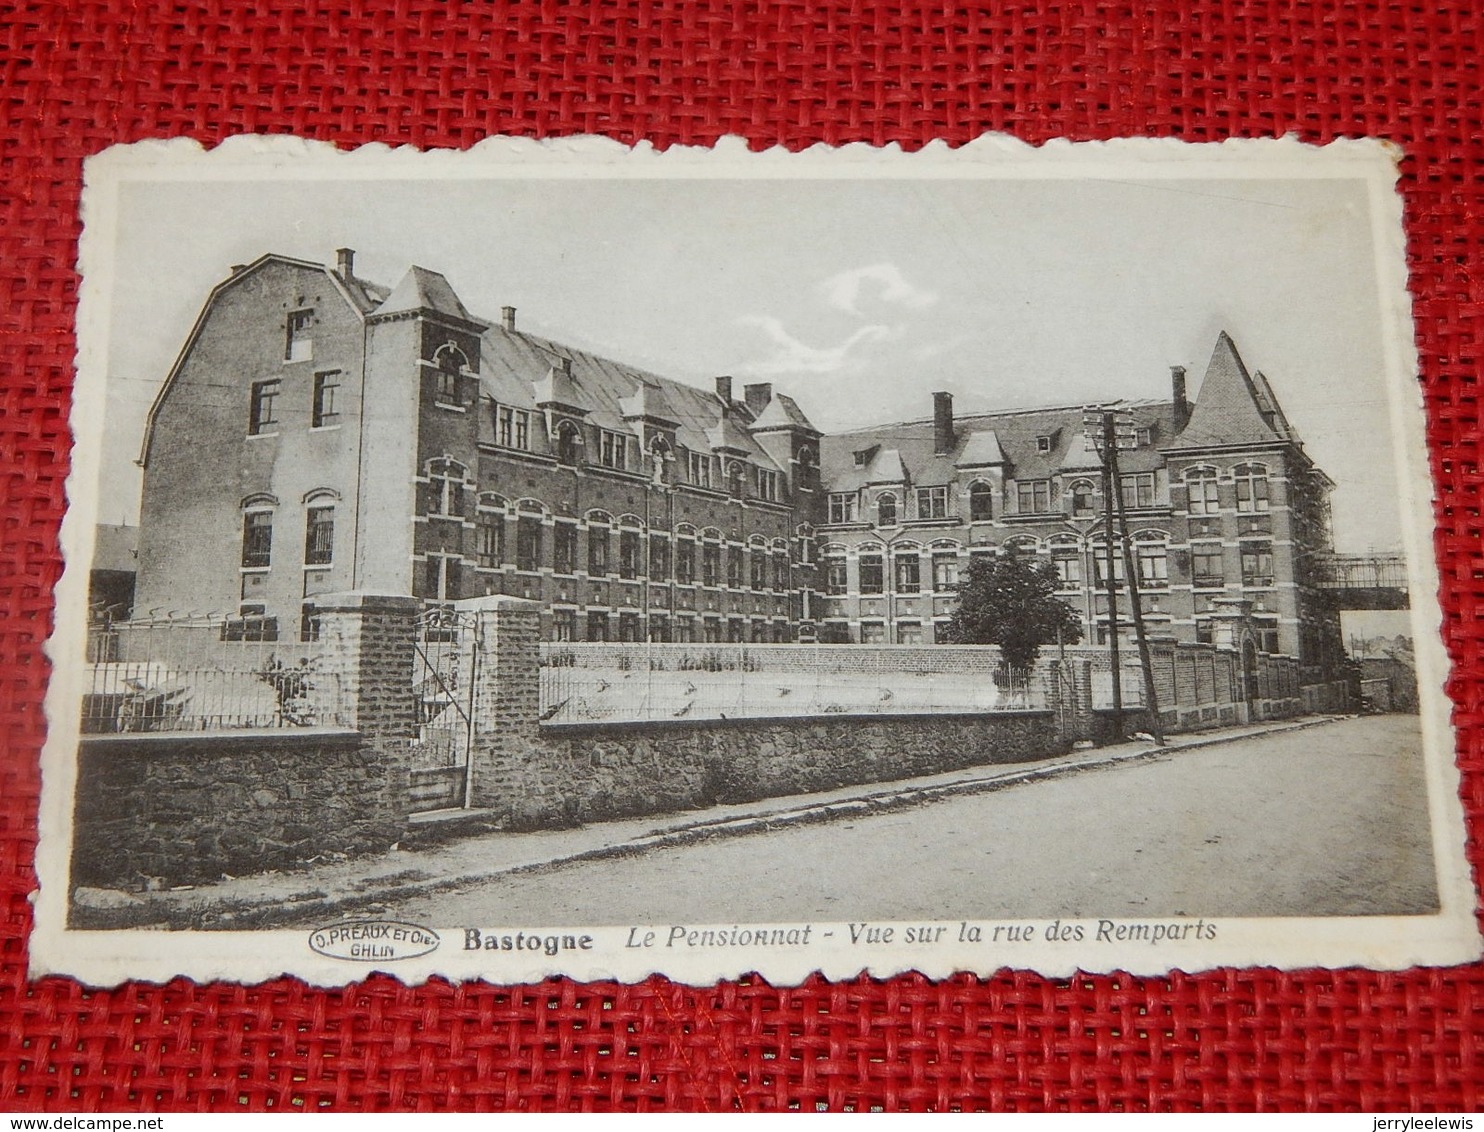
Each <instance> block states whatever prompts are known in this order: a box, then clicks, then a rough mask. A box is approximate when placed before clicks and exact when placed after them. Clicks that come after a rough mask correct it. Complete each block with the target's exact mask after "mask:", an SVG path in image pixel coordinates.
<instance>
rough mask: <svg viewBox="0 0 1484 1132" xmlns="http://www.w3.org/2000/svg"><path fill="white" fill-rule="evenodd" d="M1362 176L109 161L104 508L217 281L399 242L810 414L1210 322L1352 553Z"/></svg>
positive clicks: (1023, 380) (1004, 404) (1369, 327)
mask: <svg viewBox="0 0 1484 1132" xmlns="http://www.w3.org/2000/svg"><path fill="white" fill-rule="evenodd" d="M1366 193H1367V190H1366V185H1365V184H1364V183H1363V182H1362V181H1360V180H1359V179H1353V180H1334V179H1325V180H1283V181H1273V180H1260V181H1255V180H1251V179H1246V180H1243V179H1235V178H1234V179H1230V180H1225V179H1224V180H1212V179H1210V178H1203V179H1200V180H1189V181H1172V180H1168V179H1161V180H1146V179H1140V178H1137V177H1124V178H1121V179H1117V180H1113V179H1102V180H1085V179H1079V180H1068V179H1065V178H1061V179H1055V178H1053V179H1046V180H1041V179H1027V178H1024V177H1022V178H1017V179H1009V180H1005V179H992V178H991V179H984V178H963V179H955V178H947V179H941V178H940V179H929V180H918V179H910V180H909V179H898V180H890V181H883V180H879V179H871V178H862V177H858V176H838V177H831V178H826V179H806V180H800V179H796V178H791V177H782V176H780V177H778V178H776V179H770V180H759V179H749V180H718V179H706V178H700V179H688V180H676V179H673V178H666V179H660V178H650V179H645V178H628V179H604V178H597V179H586V180H577V179H567V180H555V181H553V180H541V181H532V180H530V179H526V178H519V177H511V176H509V175H498V173H495V174H492V175H491V176H488V177H473V178H463V179H456V180H439V181H428V180H425V179H416V178H411V179H403V180H385V179H383V180H377V181H375V182H371V181H367V180H365V179H355V178H351V179H340V180H327V179H324V178H319V179H314V180H294V179H280V180H269V181H265V180H246V181H241V182H234V181H230V180H217V181H213V182H210V183H200V182H187V183H181V182H179V181H169V180H164V181H140V180H131V181H128V182H126V183H124V184H123V185H121V187H120V190H119V197H118V219H119V223H118V225H117V230H116V231H117V236H116V244H115V246H114V247H113V249H112V250H113V252H114V256H115V261H114V262H115V276H114V286H113V290H112V297H111V307H110V312H109V317H110V333H109V338H108V375H109V383H108V396H109V416H108V422H109V423H108V433H107V437H106V440H105V447H104V450H103V452H102V469H103V483H104V484H106V485H108V490H107V491H106V492H105V493H104V495H103V500H102V506H101V508H100V513H99V520H100V521H103V522H129V521H133V520H134V518H135V516H136V515H137V496H138V488H139V472H138V468H137V467H135V465H134V463H133V461H134V460H135V458H136V457H137V454H138V448H139V440H140V435H141V432H142V428H143V422H144V418H145V414H146V412H147V410H148V407H149V404H150V402H151V401H152V400H153V398H154V396H155V394H156V392H157V391H158V389H159V387H160V384H161V382H162V381H163V380H164V378H165V376H166V375H167V373H168V372H169V369H170V366H171V364H172V362H173V360H174V358H175V356H176V354H177V352H178V351H179V349H180V347H181V345H182V343H183V342H184V340H185V338H186V336H187V334H188V332H189V330H190V327H191V325H192V323H193V322H194V320H195V318H196V316H197V314H198V312H199V310H200V308H201V306H202V304H203V302H204V301H205V299H206V296H207V294H208V292H209V291H210V289H211V288H212V287H213V286H214V285H215V284H217V283H218V282H220V281H221V280H222V279H224V278H225V277H226V276H227V274H228V273H229V270H230V267H231V265H233V264H238V263H249V262H251V261H253V260H254V259H256V258H257V257H258V256H260V255H262V254H264V253H267V252H279V253H283V254H286V255H290V256H294V257H299V258H304V259H309V260H314V261H319V262H333V260H334V255H335V249H336V248H338V247H347V246H348V247H352V248H354V249H356V253H357V258H356V271H357V274H358V275H360V276H361V277H363V278H366V279H370V280H374V281H377V282H382V283H385V284H388V285H391V284H395V283H396V282H397V280H398V279H399V278H400V277H401V276H402V274H403V273H404V272H405V271H406V270H407V268H408V267H409V266H410V265H411V264H414V263H415V264H419V265H421V266H424V267H427V268H431V269H433V270H435V271H439V272H441V273H442V274H443V275H445V276H446V277H447V278H448V280H449V282H450V283H451V284H452V285H453V287H454V289H455V291H456V292H457V293H458V294H459V296H460V297H461V298H462V299H463V301H464V303H465V305H466V306H467V307H468V308H469V309H470V310H472V311H474V312H475V313H476V314H480V315H483V316H485V317H486V318H491V319H492V318H494V317H497V316H498V314H499V310H500V308H501V307H502V306H506V305H509V306H514V307H516V308H517V309H518V315H517V318H518V322H519V325H520V326H521V327H522V328H524V329H528V330H531V331H533V332H536V333H539V334H543V335H546V336H549V337H552V338H555V339H557V340H559V341H564V342H568V343H570V344H572V345H575V346H580V347H584V348H587V349H590V350H593V351H596V352H598V353H601V354H604V355H607V356H610V357H613V358H616V359H618V360H621V361H625V362H628V363H630V364H632V365H636V366H640V367H643V368H646V369H649V370H652V371H654V372H657V373H660V374H664V375H666V376H669V377H674V378H677V379H679V380H684V381H690V382H693V383H695V384H698V385H703V386H707V387H709V386H710V385H711V382H712V379H713V377H714V376H715V375H717V374H730V375H733V376H735V377H736V378H737V379H738V380H739V382H744V381H771V382H773V383H774V385H775V388H776V389H777V390H778V391H780V392H784V393H788V394H790V395H792V396H793V397H794V398H795V399H796V400H797V401H798V402H799V404H800V406H801V407H802V408H803V409H804V411H805V412H806V413H807V414H808V415H809V417H810V418H811V419H812V420H813V422H814V423H815V425H816V426H817V427H819V428H821V429H823V430H826V431H834V430H840V429H847V428H854V427H862V426H867V425H875V424H881V423H887V422H891V421H898V420H908V419H919V418H923V417H927V416H929V415H930V414H931V394H932V392H933V391H935V390H940V389H941V390H948V391H949V392H951V393H953V394H954V397H955V407H956V410H957V411H958V412H959V413H960V414H966V413H971V412H974V411H983V410H991V409H1000V408H1010V407H1022V406H1026V407H1028V406H1035V405H1057V404H1076V403H1085V402H1089V401H1097V400H1106V399H1110V398H1115V397H1130V398H1159V399H1164V398H1168V396H1169V388H1170V384H1169V367H1170V366H1172V365H1183V366H1185V367H1187V368H1188V370H1189V371H1190V382H1191V385H1192V392H1193V393H1198V391H1199V382H1200V378H1201V376H1202V374H1203V373H1204V371H1205V366H1206V363H1207V361H1208V360H1209V358H1210V355H1211V351H1212V348H1213V346H1214V344H1215V341H1216V337H1217V335H1218V333H1219V332H1220V331H1222V330H1226V331H1227V332H1229V333H1230V334H1231V335H1232V337H1233V338H1234V340H1235V341H1236V343H1237V346H1238V349H1239V350H1240V352H1241V354H1242V356H1243V358H1244V360H1245V361H1246V363H1247V365H1248V367H1249V369H1260V370H1262V371H1263V372H1264V373H1265V374H1266V375H1267V376H1268V379H1269V381H1270V382H1271V383H1272V385H1273V388H1274V390H1275V391H1276V393H1277V396H1278V398H1279V400H1280V401H1281V403H1282V405H1283V407H1284V410H1285V411H1286V413H1287V415H1288V416H1289V418H1290V420H1291V421H1292V423H1293V424H1294V426H1295V427H1296V428H1297V429H1298V431H1299V433H1300V435H1301V436H1303V437H1304V439H1305V441H1306V443H1307V446H1308V451H1309V452H1310V455H1311V456H1313V457H1314V459H1315V460H1316V461H1317V463H1318V464H1319V465H1320V466H1321V467H1322V468H1324V469H1325V470H1326V471H1327V472H1328V473H1329V474H1330V476H1331V477H1332V478H1333V479H1334V480H1335V481H1336V482H1337V484H1338V487H1337V489H1336V492H1335V495H1334V497H1333V498H1334V513H1335V532H1336V539H1337V542H1338V543H1339V545H1340V546H1341V547H1342V548H1345V549H1352V550H1363V549H1366V548H1368V547H1372V546H1374V547H1377V548H1384V547H1390V546H1393V545H1396V544H1397V543H1398V541H1399V530H1400V521H1399V512H1400V508H1399V506H1398V504H1397V503H1396V482H1395V478H1394V477H1395V473H1394V469H1393V464H1392V461H1391V459H1390V458H1389V456H1386V457H1385V458H1378V456H1382V455H1384V453H1385V448H1384V445H1385V443H1386V437H1387V435H1388V429H1389V425H1388V420H1389V412H1390V410H1389V408H1388V405H1387V401H1386V392H1385V389H1384V387H1383V381H1384V380H1385V377H1384V365H1383V344H1382V338H1381V332H1380V324H1381V317H1382V316H1381V307H1380V299H1379V297H1378V293H1377V286H1376V282H1375V269H1374V249H1373V247H1372V241H1371V229H1370V220H1369V216H1368V212H1367V195H1366Z"/></svg>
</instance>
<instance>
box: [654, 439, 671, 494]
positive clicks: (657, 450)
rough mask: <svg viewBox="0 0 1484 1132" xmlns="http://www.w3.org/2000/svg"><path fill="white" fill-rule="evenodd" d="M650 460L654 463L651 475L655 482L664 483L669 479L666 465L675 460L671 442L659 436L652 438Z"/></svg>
mask: <svg viewBox="0 0 1484 1132" xmlns="http://www.w3.org/2000/svg"><path fill="white" fill-rule="evenodd" d="M649 458H650V460H651V461H653V466H652V473H651V474H652V475H653V476H654V481H655V482H656V483H663V482H664V481H665V480H666V479H667V478H668V473H667V471H666V465H667V464H670V463H672V462H673V461H674V459H675V453H674V452H673V451H672V450H671V448H670V442H669V441H668V440H666V439H665V438H664V437H663V436H660V435H658V434H656V435H655V436H654V437H652V438H651V439H650V441H649Z"/></svg>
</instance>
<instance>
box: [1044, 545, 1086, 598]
mask: <svg viewBox="0 0 1484 1132" xmlns="http://www.w3.org/2000/svg"><path fill="white" fill-rule="evenodd" d="M1051 564H1052V565H1053V566H1055V567H1056V580H1057V587H1056V588H1057V589H1060V590H1071V589H1079V588H1080V587H1081V586H1082V554H1081V552H1065V551H1064V552H1062V553H1060V554H1053V555H1052V556H1051Z"/></svg>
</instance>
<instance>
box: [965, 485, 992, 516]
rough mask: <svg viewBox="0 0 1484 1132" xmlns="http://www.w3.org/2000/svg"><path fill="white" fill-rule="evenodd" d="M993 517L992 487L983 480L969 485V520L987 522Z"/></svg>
mask: <svg viewBox="0 0 1484 1132" xmlns="http://www.w3.org/2000/svg"><path fill="white" fill-rule="evenodd" d="M993 518H994V488H993V487H991V486H990V485H989V484H987V483H985V482H984V481H983V480H975V481H974V482H973V483H972V484H970V485H969V522H971V523H987V522H989V520H991V519H993Z"/></svg>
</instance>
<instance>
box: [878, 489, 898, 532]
mask: <svg viewBox="0 0 1484 1132" xmlns="http://www.w3.org/2000/svg"><path fill="white" fill-rule="evenodd" d="M876 524H877V526H881V527H894V526H896V525H897V497H896V496H895V495H893V494H891V492H886V493H885V494H884V495H882V496H881V497H880V498H879V499H877V500H876Z"/></svg>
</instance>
